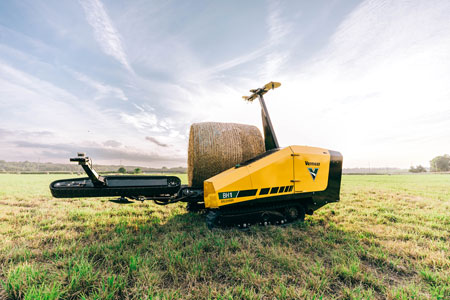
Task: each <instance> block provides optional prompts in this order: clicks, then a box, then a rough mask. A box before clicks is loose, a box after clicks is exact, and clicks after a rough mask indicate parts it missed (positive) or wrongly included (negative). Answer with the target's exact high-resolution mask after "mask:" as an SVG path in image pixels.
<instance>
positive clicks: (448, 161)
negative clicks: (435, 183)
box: [430, 154, 450, 172]
mask: <svg viewBox="0 0 450 300" xmlns="http://www.w3.org/2000/svg"><path fill="white" fill-rule="evenodd" d="M430 166H431V171H432V172H447V171H450V155H448V154H444V155H442V156H436V157H435V158H433V159H432V160H431V161H430Z"/></svg>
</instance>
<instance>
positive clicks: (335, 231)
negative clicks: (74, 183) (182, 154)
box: [0, 174, 450, 299]
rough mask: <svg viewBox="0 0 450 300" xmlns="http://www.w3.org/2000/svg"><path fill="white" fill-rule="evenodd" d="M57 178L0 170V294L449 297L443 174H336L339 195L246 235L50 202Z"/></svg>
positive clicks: (449, 209)
mask: <svg viewBox="0 0 450 300" xmlns="http://www.w3.org/2000/svg"><path fill="white" fill-rule="evenodd" d="M63 177H64V176H61V175H5V174H3V175H0V236H1V245H0V263H1V270H0V280H1V285H0V299H3V298H8V299H299V298H301V299H450V175H396V176H387V175H386V176H384V175H379V176H344V178H343V188H342V193H341V202H339V203H333V204H330V205H328V206H326V207H323V208H322V209H320V210H318V211H316V213H315V214H314V215H313V216H307V218H306V220H305V222H304V223H295V224H292V225H289V226H287V227H272V226H270V227H255V228H252V229H251V230H250V231H247V232H242V231H237V230H215V231H209V230H208V229H207V228H206V226H205V223H204V216H202V215H199V214H188V213H186V212H185V209H184V207H183V205H182V204H176V205H174V206H169V207H160V206H156V205H155V204H153V203H152V202H144V203H134V204H129V205H121V206H120V205H118V204H114V203H111V202H108V201H107V200H105V199H66V200H60V199H52V198H51V196H50V193H49V190H48V184H49V183H50V181H52V180H55V179H59V178H63ZM183 180H185V177H183Z"/></svg>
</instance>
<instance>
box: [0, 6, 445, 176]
mask: <svg viewBox="0 0 450 300" xmlns="http://www.w3.org/2000/svg"><path fill="white" fill-rule="evenodd" d="M449 16H450V1H447V0H442V1H439V0H433V1H421V0H417V1H414V0H407V1H406V0H396V1H377V0H370V1H353V0H332V1H306V0H304V1H294V0H287V1H275V0H270V1H170V0H168V1H147V0H145V1H137V0H133V1H101V0H80V1H57V0H49V1H34V0H28V1H27V0H24V1H8V0H5V1H1V2H0V159H1V160H6V161H25V160H28V161H39V162H68V159H69V157H72V156H74V155H76V153H77V152H86V153H87V154H88V155H89V156H90V157H92V158H93V160H94V162H95V163H101V164H128V165H141V166H148V167H162V166H167V167H175V166H186V164H187V163H186V160H187V145H188V138H189V127H190V124H192V123H195V122H206V121H216V122H235V123H245V124H252V125H255V126H258V127H259V128H260V129H262V126H261V116H260V107H259V104H258V103H257V102H254V103H246V102H244V101H243V100H242V98H241V97H242V96H244V95H249V94H250V93H249V90H250V89H254V88H258V87H261V86H263V85H264V84H266V83H268V82H270V81H279V82H281V84H282V85H281V87H280V88H278V89H276V90H274V91H270V92H269V93H268V94H266V96H265V99H266V104H267V107H268V109H269V112H270V116H271V119H272V123H273V126H274V129H275V132H276V134H277V137H278V140H279V143H280V145H281V146H282V147H285V146H289V145H308V146H316V147H323V148H326V149H331V150H336V151H339V152H341V153H342V154H343V156H344V167H346V168H352V167H363V168H366V167H400V168H408V167H409V166H411V165H418V164H422V165H424V166H429V161H430V160H431V159H432V158H433V157H435V156H437V155H442V154H444V153H450V84H449V83H450V18H449Z"/></svg>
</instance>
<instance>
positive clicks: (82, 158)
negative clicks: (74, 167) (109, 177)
mask: <svg viewBox="0 0 450 300" xmlns="http://www.w3.org/2000/svg"><path fill="white" fill-rule="evenodd" d="M70 161H72V162H78V164H79V165H80V166H81V167H82V168H83V170H84V172H86V174H87V175H88V177H89V179H91V181H92V183H93V184H94V186H96V187H100V186H105V185H106V181H105V178H104V177H103V176H100V175H98V173H97V172H96V171H95V170H94V168H93V167H92V160H91V159H90V158H89V157H87V156H86V154H85V153H78V154H77V157H74V158H71V159H70Z"/></svg>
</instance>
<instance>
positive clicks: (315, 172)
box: [308, 168, 319, 181]
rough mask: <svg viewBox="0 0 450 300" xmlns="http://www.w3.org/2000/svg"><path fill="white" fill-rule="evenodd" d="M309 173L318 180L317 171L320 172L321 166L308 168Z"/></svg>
mask: <svg viewBox="0 0 450 300" xmlns="http://www.w3.org/2000/svg"><path fill="white" fill-rule="evenodd" d="M308 171H309V174H311V177H312V179H313V181H314V180H316V176H317V172H319V168H314V169H313V168H308Z"/></svg>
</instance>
